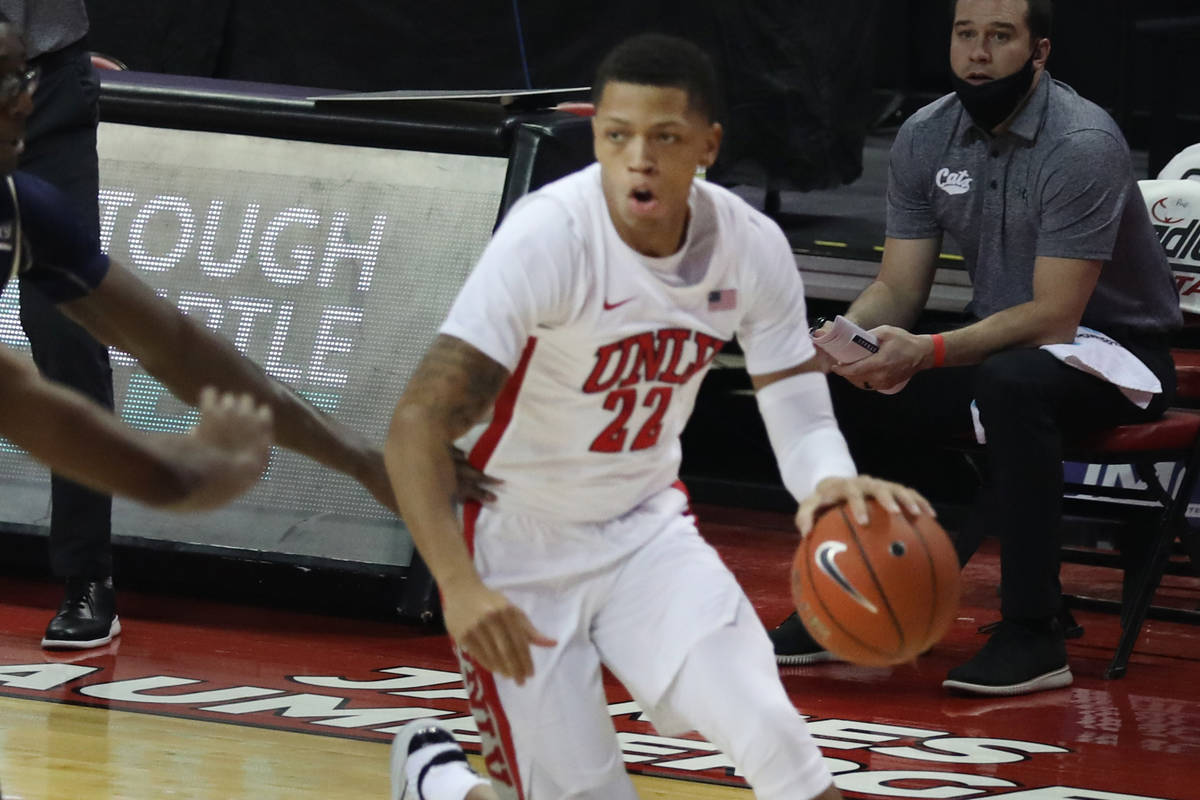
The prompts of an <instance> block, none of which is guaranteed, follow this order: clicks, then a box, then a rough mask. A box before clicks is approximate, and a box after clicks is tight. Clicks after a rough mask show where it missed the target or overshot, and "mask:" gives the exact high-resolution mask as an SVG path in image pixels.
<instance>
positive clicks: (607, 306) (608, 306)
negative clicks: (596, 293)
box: [604, 297, 633, 311]
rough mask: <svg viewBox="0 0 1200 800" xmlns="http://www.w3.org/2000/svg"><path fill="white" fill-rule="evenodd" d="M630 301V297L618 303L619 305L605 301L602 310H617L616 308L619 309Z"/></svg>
mask: <svg viewBox="0 0 1200 800" xmlns="http://www.w3.org/2000/svg"><path fill="white" fill-rule="evenodd" d="M632 299H633V298H632V297H626V298H625V299H624V300H622V301H621V302H619V303H610V302H608V301H607V300H605V301H604V310H605V311H612V310H613V309H614V308H617V307H619V306H623V305H625V304H626V303H628V302H629V301H630V300H632Z"/></svg>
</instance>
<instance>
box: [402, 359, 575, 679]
mask: <svg viewBox="0 0 1200 800" xmlns="http://www.w3.org/2000/svg"><path fill="white" fill-rule="evenodd" d="M507 379H508V370H507V369H505V368H504V367H503V366H502V365H500V364H499V363H497V362H496V361H494V360H493V359H491V358H489V357H488V356H487V355H485V354H484V353H482V352H480V351H479V350H478V349H476V348H474V347H472V346H470V345H469V344H467V343H466V342H463V341H460V340H458V339H455V338H454V337H452V336H439V337H438V338H437V340H436V341H434V343H433V345H432V346H431V347H430V349H429V352H428V353H427V354H426V355H425V358H424V359H423V360H422V361H421V364H420V366H418V367H417V371H416V372H415V373H414V374H413V376H412V379H411V380H409V382H408V386H407V387H406V388H405V390H404V394H403V395H402V396H401V397H400V402H399V403H397V404H396V411H395V413H394V414H393V415H392V425H391V429H390V430H389V431H388V439H387V444H386V445H385V447H384V458H385V460H386V462H387V468H388V474H389V475H390V476H391V479H392V488H393V490H394V491H395V494H396V500H397V502H398V503H399V504H400V514H401V516H402V517H403V518H404V522H405V524H406V525H407V526H408V530H409V532H410V533H411V534H412V537H413V541H414V542H415V543H416V545H417V549H418V550H419V551H420V553H421V555H422V557H424V559H425V563H426V564H428V566H429V571H430V572H431V573H433V577H434V578H435V579H436V580H437V582H438V587H439V588H440V589H441V590H442V598H443V603H442V612H443V616H444V618H445V621H446V629H447V630H448V631H449V632H450V635H451V636H452V637H453V638H454V641H455V642H457V643H458V646H459V647H460V648H462V649H463V650H465V651H466V652H468V653H470V655H471V656H472V657H473V658H475V659H476V660H477V661H478V662H479V663H480V665H482V666H483V667H484V668H485V669H488V670H491V671H493V672H498V673H500V674H501V675H507V676H509V677H511V678H513V679H514V680H516V681H517V682H518V683H521V682H524V680H525V678H527V677H528V676H529V675H531V674H532V673H533V658H532V655H531V654H530V646H531V645H539V646H543V647H548V646H551V645H553V644H554V642H553V640H551V639H548V638H546V637H545V636H543V635H542V634H540V633H539V632H538V631H537V630H535V629H534V627H533V625H532V624H531V623H530V622H529V619H528V618H527V617H526V616H525V614H524V613H523V612H521V610H520V609H518V608H517V607H516V606H514V605H513V604H512V603H511V602H509V601H508V599H507V598H505V597H504V595H502V594H501V593H499V592H496V591H493V590H491V589H489V588H487V587H486V586H485V585H484V583H483V580H482V579H481V578H480V576H479V573H478V572H477V571H476V569H475V564H474V561H473V559H472V557H471V554H470V552H468V550H467V546H466V544H465V542H464V540H463V535H462V531H461V527H460V525H459V521H458V516H457V514H456V508H455V500H456V499H457V497H458V489H457V486H456V478H455V465H454V459H453V457H452V456H451V448H452V447H453V443H454V440H455V439H457V438H458V437H459V436H461V435H462V434H464V433H466V432H467V430H468V429H470V427H471V426H472V425H474V424H475V423H476V422H478V421H479V420H481V419H482V418H483V417H484V416H485V415H486V413H487V411H488V409H489V408H490V407H491V406H492V404H493V403H494V402H495V400H496V397H497V395H499V393H500V389H501V388H502V387H503V386H504V382H505V381H506V380H507Z"/></svg>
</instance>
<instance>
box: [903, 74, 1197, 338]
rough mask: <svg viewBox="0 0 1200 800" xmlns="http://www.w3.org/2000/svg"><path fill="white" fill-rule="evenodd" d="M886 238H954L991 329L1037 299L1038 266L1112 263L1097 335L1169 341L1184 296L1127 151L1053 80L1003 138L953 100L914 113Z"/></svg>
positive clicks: (1106, 120)
mask: <svg viewBox="0 0 1200 800" xmlns="http://www.w3.org/2000/svg"><path fill="white" fill-rule="evenodd" d="M887 198H888V213H887V235H888V236H890V237H893V238H897V239H925V238H931V237H937V236H940V235H941V234H942V233H943V232H944V233H949V234H950V235H951V236H952V237H953V238H954V240H955V241H956V242H957V243H958V245H959V246H960V247H961V248H962V253H963V259H964V261H965V262H966V267H967V271H968V272H969V273H970V276H971V282H972V285H973V287H974V291H973V297H972V300H971V304H970V305H969V306H968V309H967V310H968V311H969V312H970V313H971V314H972V315H973V316H974V317H976V318H978V319H982V318H983V317H986V316H989V315H991V314H994V313H996V312H997V311H1002V310H1004V309H1006V308H1010V307H1012V306H1015V305H1018V304H1020V303H1025V302H1028V301H1030V300H1032V299H1033V267H1034V259H1035V258H1037V257H1038V256H1048V257H1057V258H1078V259H1089V260H1092V259H1095V260H1100V261H1103V262H1104V266H1103V269H1102V270H1101V272H1100V279H1099V281H1098V283H1097V285H1096V289H1095V291H1094V292H1093V293H1092V297H1091V299H1090V300H1089V301H1088V305H1087V308H1086V309H1085V311H1084V314H1083V324H1084V325H1087V326H1088V327H1091V328H1096V329H1097V330H1101V331H1103V330H1113V329H1117V330H1120V329H1127V330H1133V331H1139V332H1142V331H1144V332H1161V331H1165V330H1169V329H1172V328H1175V327H1178V326H1179V325H1180V324H1181V323H1182V317H1181V314H1180V311H1179V297H1178V295H1177V294H1176V291H1175V286H1174V283H1173V281H1172V278H1171V270H1170V267H1169V266H1168V265H1167V259H1166V256H1165V255H1164V254H1163V250H1162V246H1161V245H1160V244H1159V242H1158V238H1157V237H1156V236H1155V234H1154V229H1153V227H1152V226H1151V224H1150V215H1149V214H1148V213H1147V212H1146V207H1145V205H1144V204H1143V202H1142V196H1141V193H1140V192H1139V191H1138V188H1137V182H1136V180H1135V179H1134V177H1133V168H1132V164H1131V162H1130V158H1129V148H1128V146H1127V145H1126V144H1125V139H1124V137H1123V136H1122V135H1121V131H1120V129H1119V128H1118V127H1117V124H1116V123H1115V122H1114V121H1113V120H1112V118H1111V117H1109V115H1108V114H1107V113H1105V112H1104V110H1103V109H1101V108H1100V107H1099V106H1097V105H1095V104H1094V103H1092V102H1090V101H1088V100H1085V99H1084V98H1082V97H1080V96H1079V95H1078V94H1076V93H1075V90H1074V89H1072V88H1071V87H1069V86H1067V85H1066V84H1064V83H1060V82H1058V81H1055V80H1053V79H1052V78H1051V77H1050V75H1049V73H1043V75H1042V78H1041V80H1040V81H1039V82H1038V86H1037V88H1036V89H1035V90H1034V93H1033V95H1032V96H1031V97H1030V99H1029V102H1028V103H1027V104H1026V106H1025V108H1024V109H1022V110H1021V112H1020V113H1019V114H1018V115H1017V118H1016V119H1015V120H1014V121H1013V124H1012V126H1011V127H1010V128H1009V130H1008V131H1006V132H1005V133H1002V134H1000V135H999V136H995V137H992V136H990V135H989V134H987V133H985V132H984V131H982V130H981V129H980V128H979V127H977V126H976V125H975V124H974V122H973V121H972V119H971V117H970V115H969V114H967V113H966V111H965V110H964V109H963V106H962V103H961V102H959V100H958V98H957V97H956V96H955V95H953V94H950V95H947V96H945V97H943V98H941V99H940V100H937V101H935V102H933V103H931V104H929V105H927V106H925V107H924V108H922V109H921V110H920V111H918V112H917V113H916V114H914V115H913V116H912V117H910V118H909V119H908V121H907V122H905V123H904V125H903V126H902V127H901V129H900V132H899V134H898V135H897V136H896V141H895V142H894V144H893V145H892V153H891V168H890V171H889V176H888V195H887Z"/></svg>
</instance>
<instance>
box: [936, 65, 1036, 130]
mask: <svg viewBox="0 0 1200 800" xmlns="http://www.w3.org/2000/svg"><path fill="white" fill-rule="evenodd" d="M950 82H951V84H953V86H954V93H955V94H956V95H958V99H959V100H961V101H962V104H963V108H965V109H967V113H968V114H970V115H971V119H973V120H975V124H976V125H978V126H979V127H981V128H983V129H984V130H985V131H989V132H990V131H991V130H992V128H994V127H996V126H997V125H999V124H1000V123H1001V122H1004V120H1006V119H1008V118H1009V117H1010V116H1011V115H1012V113H1013V112H1014V111H1016V110H1017V104H1018V103H1020V102H1021V100H1023V99H1024V98H1025V95H1026V94H1027V93H1028V92H1029V87H1030V86H1033V54H1031V55H1030V56H1029V60H1028V61H1026V62H1025V66H1023V67H1021V68H1020V69H1019V70H1017V71H1016V72H1014V73H1013V74H1012V75H1008V76H1006V77H1003V78H996V79H995V80H991V81H988V82H987V83H981V84H979V85H978V86H976V85H975V84H972V83H967V82H966V81H964V80H963V79H962V78H960V77H958V76H957V75H955V74H954V72H953V71H951V73H950Z"/></svg>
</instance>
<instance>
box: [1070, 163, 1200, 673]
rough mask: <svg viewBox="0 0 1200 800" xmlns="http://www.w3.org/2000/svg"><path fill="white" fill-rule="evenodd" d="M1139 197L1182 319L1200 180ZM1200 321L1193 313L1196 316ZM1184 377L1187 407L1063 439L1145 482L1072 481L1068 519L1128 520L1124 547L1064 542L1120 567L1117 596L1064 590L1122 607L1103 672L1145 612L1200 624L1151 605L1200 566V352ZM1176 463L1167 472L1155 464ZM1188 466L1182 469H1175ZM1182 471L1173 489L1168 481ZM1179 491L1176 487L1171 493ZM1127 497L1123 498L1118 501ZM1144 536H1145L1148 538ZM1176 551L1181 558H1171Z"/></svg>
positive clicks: (1188, 297)
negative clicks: (1198, 511) (1165, 583)
mask: <svg viewBox="0 0 1200 800" xmlns="http://www.w3.org/2000/svg"><path fill="white" fill-rule="evenodd" d="M1139 188H1140V189H1141V192H1142V199H1143V201H1144V202H1145V204H1146V209H1147V211H1148V212H1149V214H1150V217H1151V221H1152V222H1153V224H1154V226H1155V230H1156V231H1157V233H1158V234H1159V237H1160V241H1161V242H1162V244H1163V246H1164V249H1165V250H1166V252H1167V256H1168V260H1169V261H1170V262H1171V268H1172V271H1173V272H1174V275H1175V281H1176V286H1177V288H1178V290H1179V291H1180V305H1181V307H1182V308H1183V310H1184V312H1185V316H1191V314H1192V313H1194V312H1200V292H1198V291H1196V289H1197V287H1200V248H1197V247H1196V246H1195V243H1194V242H1192V238H1191V237H1192V232H1193V230H1194V229H1197V228H1200V219H1190V218H1192V217H1197V216H1198V215H1197V214H1196V213H1195V212H1194V211H1193V210H1192V209H1200V183H1198V182H1194V181H1167V180H1158V181H1141V182H1139ZM1194 319H1195V318H1194V317H1193V320H1194ZM1172 355H1173V357H1174V360H1175V373H1176V376H1177V378H1178V388H1177V391H1176V404H1177V405H1181V406H1189V407H1190V408H1187V409H1185V408H1177V409H1172V410H1171V411H1168V412H1167V414H1166V415H1165V416H1164V417H1163V418H1162V419H1160V420H1157V421H1155V422H1148V423H1144V424H1140V425H1122V426H1120V427H1116V428H1112V429H1110V430H1105V431H1100V432H1097V433H1094V434H1091V435H1089V436H1086V437H1083V438H1081V439H1079V440H1076V441H1071V442H1068V443H1067V458H1068V460H1069V461H1076V462H1082V463H1085V464H1128V465H1130V466H1131V467H1132V469H1133V473H1134V475H1135V476H1136V477H1137V478H1138V480H1139V481H1140V482H1141V487H1134V488H1129V487H1116V486H1113V487H1097V486H1094V485H1085V484H1074V485H1071V486H1069V487H1068V497H1067V502H1066V504H1065V507H1064V512H1065V515H1070V516H1074V515H1076V514H1078V513H1079V512H1080V511H1083V512H1085V513H1084V516H1088V517H1092V516H1095V515H1097V512H1098V515H1099V516H1100V517H1103V518H1105V519H1108V520H1116V521H1118V522H1120V523H1123V524H1124V535H1123V536H1122V537H1121V539H1120V540H1119V542H1118V548H1117V549H1118V552H1113V551H1111V550H1108V551H1105V550H1104V549H1098V548H1090V547H1074V546H1068V547H1064V548H1063V554H1062V558H1063V560H1064V561H1068V562H1072V563H1084V564H1099V565H1103V566H1113V567H1118V568H1121V569H1124V571H1125V576H1124V580H1123V581H1122V591H1121V601H1120V602H1119V603H1117V602H1114V601H1110V600H1101V599H1097V598H1093V597H1081V596H1077V595H1068V596H1065V598H1064V599H1065V600H1066V603H1067V605H1068V606H1073V607H1093V608H1104V609H1108V610H1119V611H1120V613H1121V638H1120V641H1119V642H1118V644H1117V652H1116V654H1115V655H1114V656H1113V660H1112V662H1111V663H1110V664H1109V666H1108V668H1107V670H1105V673H1104V677H1106V678H1119V677H1121V676H1122V675H1124V674H1125V670H1126V668H1127V666H1128V663H1129V657H1130V655H1131V654H1132V652H1133V647H1134V644H1135V643H1136V642H1137V638H1138V635H1139V634H1140V632H1141V628H1142V624H1143V623H1144V622H1145V620H1146V617H1147V615H1153V616H1156V617H1164V618H1168V619H1173V620H1179V621H1187V622H1195V623H1200V611H1188V610H1182V609H1166V608H1162V607H1159V606H1155V605H1153V599H1154V594H1155V591H1156V590H1157V589H1158V587H1159V584H1160V583H1161V582H1162V578H1163V575H1164V574H1166V572H1167V571H1168V570H1170V571H1172V572H1176V573H1179V572H1183V571H1184V570H1185V569H1186V566H1187V565H1186V564H1185V563H1183V562H1184V559H1183V558H1182V557H1185V556H1186V560H1187V561H1190V565H1191V568H1192V569H1193V570H1196V571H1200V536H1198V535H1197V534H1196V533H1195V532H1194V531H1192V530H1191V528H1190V527H1189V525H1188V521H1187V509H1188V505H1189V504H1190V502H1191V499H1192V496H1193V493H1194V491H1195V488H1196V482H1197V478H1198V477H1200V411H1197V410H1195V409H1196V408H1197V407H1200V350H1184V349H1177V350H1173V351H1172ZM1162 462H1167V463H1171V464H1174V465H1177V466H1176V468H1173V469H1172V470H1171V471H1169V472H1167V473H1166V475H1165V476H1164V475H1161V474H1160V473H1159V471H1158V469H1157V465H1158V464H1159V463H1162ZM1179 467H1181V468H1182V472H1180V471H1179ZM1176 475H1178V480H1177V481H1175V486H1174V487H1172V486H1171V483H1172V478H1173V477H1174V476H1176ZM1172 489H1174V491H1172ZM1114 500H1116V501H1124V503H1123V504H1117V503H1114V502H1113V501H1114ZM1147 532H1148V534H1147ZM1173 555H1178V556H1180V557H1181V558H1177V559H1175V560H1174V561H1173V560H1172V556H1173Z"/></svg>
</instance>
